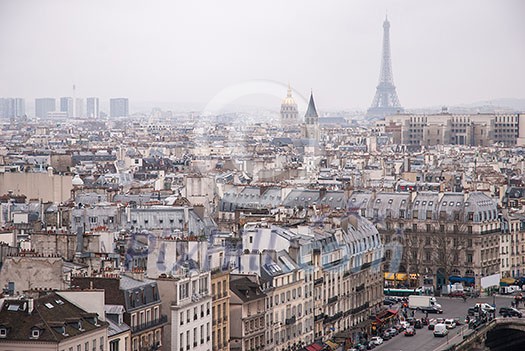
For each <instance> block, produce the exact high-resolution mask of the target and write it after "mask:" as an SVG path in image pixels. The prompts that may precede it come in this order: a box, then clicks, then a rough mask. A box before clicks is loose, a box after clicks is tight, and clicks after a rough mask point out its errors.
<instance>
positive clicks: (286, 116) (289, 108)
mask: <svg viewBox="0 0 525 351" xmlns="http://www.w3.org/2000/svg"><path fill="white" fill-rule="evenodd" d="M298 120H299V112H298V110H297V104H296V103H295V100H294V98H293V97H292V88H291V87H290V85H289V84H288V93H287V94H286V98H285V99H284V100H283V102H282V104H281V125H283V126H291V125H297V122H298Z"/></svg>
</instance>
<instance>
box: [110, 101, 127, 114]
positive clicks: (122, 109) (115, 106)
mask: <svg viewBox="0 0 525 351" xmlns="http://www.w3.org/2000/svg"><path fill="white" fill-rule="evenodd" d="M109 115H110V116H111V117H127V116H129V100H128V99H127V98H114V99H110V100H109Z"/></svg>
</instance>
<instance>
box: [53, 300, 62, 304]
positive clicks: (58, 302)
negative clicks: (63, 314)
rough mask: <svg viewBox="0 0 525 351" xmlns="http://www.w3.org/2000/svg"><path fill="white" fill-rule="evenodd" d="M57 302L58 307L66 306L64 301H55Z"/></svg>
mask: <svg viewBox="0 0 525 351" xmlns="http://www.w3.org/2000/svg"><path fill="white" fill-rule="evenodd" d="M55 302H56V303H57V305H63V304H64V301H62V300H55Z"/></svg>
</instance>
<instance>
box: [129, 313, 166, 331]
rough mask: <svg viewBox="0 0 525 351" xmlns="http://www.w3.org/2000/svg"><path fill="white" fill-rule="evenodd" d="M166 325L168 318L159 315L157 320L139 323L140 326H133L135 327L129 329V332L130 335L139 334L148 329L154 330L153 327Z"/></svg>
mask: <svg viewBox="0 0 525 351" xmlns="http://www.w3.org/2000/svg"><path fill="white" fill-rule="evenodd" d="M166 323H168V316H166V315H161V316H160V318H158V319H154V320H152V321H149V322H147V323H141V324H138V325H135V326H133V327H131V332H132V333H139V332H141V331H144V330H146V329H150V328H154V327H157V326H161V325H163V324H166Z"/></svg>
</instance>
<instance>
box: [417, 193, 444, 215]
mask: <svg viewBox="0 0 525 351" xmlns="http://www.w3.org/2000/svg"><path fill="white" fill-rule="evenodd" d="M438 205H439V193H437V192H420V193H418V194H417V195H416V198H415V199H414V201H413V202H412V216H413V215H414V211H418V213H417V218H418V219H422V220H424V219H426V218H427V217H426V214H427V211H432V218H434V219H435V218H436V215H437V212H436V210H437V208H438Z"/></svg>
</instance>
